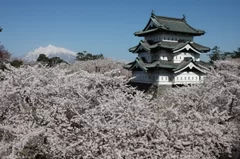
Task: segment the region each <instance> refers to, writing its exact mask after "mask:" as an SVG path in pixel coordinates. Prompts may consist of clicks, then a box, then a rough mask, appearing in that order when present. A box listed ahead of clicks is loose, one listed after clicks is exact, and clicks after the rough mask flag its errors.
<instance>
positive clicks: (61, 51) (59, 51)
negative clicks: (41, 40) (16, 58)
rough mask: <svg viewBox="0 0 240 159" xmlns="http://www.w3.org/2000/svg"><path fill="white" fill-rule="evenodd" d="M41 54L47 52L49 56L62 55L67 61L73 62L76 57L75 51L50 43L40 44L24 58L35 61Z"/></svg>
mask: <svg viewBox="0 0 240 159" xmlns="http://www.w3.org/2000/svg"><path fill="white" fill-rule="evenodd" d="M40 54H45V55H46V56H47V57H48V58H51V57H60V58H61V59H63V60H64V61H67V62H72V61H74V60H75V58H76V53H75V52H73V51H71V50H67V49H65V48H62V47H56V46H54V45H51V44H49V45H48V46H47V47H42V46H40V47H39V48H36V49H35V50H34V51H31V52H29V53H27V54H26V55H25V56H24V58H23V59H24V60H26V61H28V62H31V61H34V62H35V61H37V58H38V57H39V55H40Z"/></svg>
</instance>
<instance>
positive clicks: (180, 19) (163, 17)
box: [155, 15, 185, 21]
mask: <svg viewBox="0 0 240 159" xmlns="http://www.w3.org/2000/svg"><path fill="white" fill-rule="evenodd" d="M155 17H157V18H162V19H170V20H177V21H185V20H184V18H174V17H167V16H159V15H155Z"/></svg>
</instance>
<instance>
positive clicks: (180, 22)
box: [134, 13, 205, 36]
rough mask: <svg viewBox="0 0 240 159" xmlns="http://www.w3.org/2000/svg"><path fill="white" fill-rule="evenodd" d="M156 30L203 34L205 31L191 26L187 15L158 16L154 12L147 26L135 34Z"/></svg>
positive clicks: (140, 34)
mask: <svg viewBox="0 0 240 159" xmlns="http://www.w3.org/2000/svg"><path fill="white" fill-rule="evenodd" d="M149 25H154V27H149ZM156 31H167V32H178V33H186V34H192V35H203V34H204V33H205V31H203V30H199V29H196V28H193V27H192V26H190V25H189V24H188V23H187V21H186V19H185V17H184V18H171V17H164V16H157V15H155V14H154V13H152V15H151V17H150V19H149V21H148V24H147V25H146V27H145V28H144V29H143V30H141V31H138V32H135V33H134V34H135V35H136V36H144V35H146V34H149V33H153V32H156Z"/></svg>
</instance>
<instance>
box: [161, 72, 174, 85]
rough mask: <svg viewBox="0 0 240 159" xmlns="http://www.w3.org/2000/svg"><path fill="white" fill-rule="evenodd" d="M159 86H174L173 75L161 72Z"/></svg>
mask: <svg viewBox="0 0 240 159" xmlns="http://www.w3.org/2000/svg"><path fill="white" fill-rule="evenodd" d="M158 84H159V85H171V84H172V73H171V72H167V71H165V70H160V71H159V79H158Z"/></svg>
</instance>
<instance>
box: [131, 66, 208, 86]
mask: <svg viewBox="0 0 240 159" xmlns="http://www.w3.org/2000/svg"><path fill="white" fill-rule="evenodd" d="M133 77H135V78H134V79H133V80H132V81H133V82H138V83H148V84H153V83H156V84H158V85H172V84H196V83H201V82H203V80H204V78H205V75H204V74H202V73H196V72H182V73H178V74H175V75H173V74H172V73H171V72H168V71H165V70H160V71H155V72H144V71H133Z"/></svg>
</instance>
